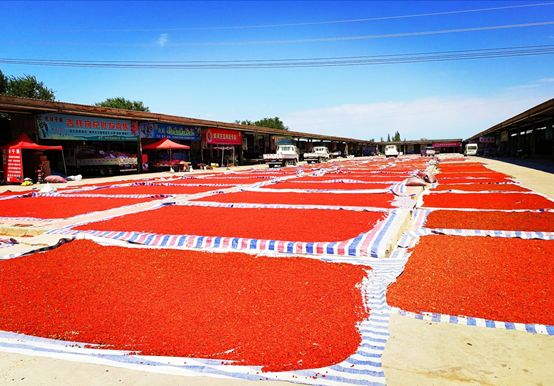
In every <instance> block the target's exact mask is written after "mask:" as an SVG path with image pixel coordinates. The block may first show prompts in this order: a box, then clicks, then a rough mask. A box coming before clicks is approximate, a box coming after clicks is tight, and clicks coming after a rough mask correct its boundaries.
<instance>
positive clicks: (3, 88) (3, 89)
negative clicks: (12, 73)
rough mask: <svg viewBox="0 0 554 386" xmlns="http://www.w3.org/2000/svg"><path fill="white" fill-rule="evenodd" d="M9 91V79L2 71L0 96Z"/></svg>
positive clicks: (0, 72)
mask: <svg viewBox="0 0 554 386" xmlns="http://www.w3.org/2000/svg"><path fill="white" fill-rule="evenodd" d="M7 90H8V78H6V76H5V75H4V74H3V73H2V70H0V94H5V93H6V91H7Z"/></svg>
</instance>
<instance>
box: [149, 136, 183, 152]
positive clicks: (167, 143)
mask: <svg viewBox="0 0 554 386" xmlns="http://www.w3.org/2000/svg"><path fill="white" fill-rule="evenodd" d="M142 149H143V150H164V149H166V150H172V149H190V146H187V145H181V144H180V143H177V142H173V141H172V140H170V139H168V138H163V139H160V140H159V141H156V142H154V143H151V144H149V145H144V146H143V147H142Z"/></svg>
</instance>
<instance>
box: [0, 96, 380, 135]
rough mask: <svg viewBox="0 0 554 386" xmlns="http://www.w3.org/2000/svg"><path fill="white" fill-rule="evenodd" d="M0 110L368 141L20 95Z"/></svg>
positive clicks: (5, 99) (1, 101) (0, 102)
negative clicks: (22, 96)
mask: <svg viewBox="0 0 554 386" xmlns="http://www.w3.org/2000/svg"><path fill="white" fill-rule="evenodd" d="M0 111H3V112H12V113H46V112H51V113H60V114H76V115H89V116H97V117H106V118H118V119H132V120H137V121H149V122H164V123H174V124H181V125H189V126H199V127H212V128H222V129H231V130H240V131H243V132H252V133H260V134H274V135H282V136H291V137H297V138H307V139H316V140H330V141H338V142H356V143H372V141H370V140H363V139H354V138H348V137H339V136H331V135H323V134H312V133H305V132H300V131H288V130H287V131H283V130H280V129H272V128H268V127H260V126H253V125H241V124H238V123H228V122H219V121H211V120H206V119H198V118H189V117H181V116H176V115H169V114H159V113H151V112H145V111H134V110H125V109H116V108H112V107H100V106H90V105H81V104H77V103H67V102H57V101H56V102H54V101H45V100H39V99H32V98H21V97H13V96H7V95H0Z"/></svg>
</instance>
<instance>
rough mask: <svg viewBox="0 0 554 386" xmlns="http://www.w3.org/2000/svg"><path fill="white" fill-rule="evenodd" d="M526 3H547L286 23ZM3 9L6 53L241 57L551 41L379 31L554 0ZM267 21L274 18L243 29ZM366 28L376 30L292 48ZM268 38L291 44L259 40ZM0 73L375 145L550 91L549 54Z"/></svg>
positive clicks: (83, 93)
mask: <svg viewBox="0 0 554 386" xmlns="http://www.w3.org/2000/svg"><path fill="white" fill-rule="evenodd" d="M526 4H543V5H541V6H534V7H520V8H510V9H497V10H490V11H484V10H482V11H478V12H470V13H458V14H442V15H431V16H422V17H408V18H397V19H386V20H373V21H364V22H346V23H329V24H313V25H289V26H283V25H282V24H293V23H309V22H316V23H318V22H324V21H333V20H351V19H360V18H376V17H388V16H402V15H413V14H425V13H437V12H448V11H458V10H470V9H482V8H491V7H492V8H497V7H504V6H514V5H517V6H521V5H526ZM0 14H1V15H3V16H2V23H0V57H2V58H33V59H35V58H36V59H75V60H77V59H78V60H137V61H145V60H153V61H174V60H235V59H240V60H245V59H281V58H311V57H338V56H357V55H384V54H402V53H417V52H429V51H448V50H467V49H481V48H498V47H510V46H526V45H554V25H543V26H535V27H528V28H506V29H501V30H490V31H475V32H461V33H444V34H434V35H427V36H402V37H388V38H387V37H383V36H382V35H386V34H402V33H407V32H426V31H439V30H451V29H460V28H461V29H465V28H475V27H490V26H499V25H513V24H527V23H537V22H553V21H554V4H546V2H540V1H535V2H533V1H528V2H527V1H412V2H403V1H389V2H379V1H371V2H363V1H354V2H333V1H322V2H317V1H306V2H282V1H277V2H254V1H244V2H231V1H226V2H177V1H172V2H146V1H140V2H131V1H129V2H62V1H56V2H0ZM274 24H279V25H280V26H273V27H267V26H266V27H256V28H252V27H248V26H253V25H256V26H260V25H274ZM222 27H233V28H222ZM237 27H242V28H237ZM243 27H247V28H243ZM367 35H380V37H374V38H365V39H360V40H351V41H349V40H346V41H334V42H298V40H305V39H314V38H327V37H351V36H367ZM276 40H279V41H285V42H282V43H280V44H275V43H266V44H261V43H259V42H260V41H276ZM291 41H294V42H291ZM229 43H233V44H229ZM0 69H1V70H2V71H3V72H4V73H6V74H9V75H22V74H33V75H36V76H37V78H39V79H40V80H42V81H44V82H45V83H46V85H47V86H49V87H51V88H53V89H54V90H55V93H56V98H57V99H58V100H61V101H67V102H75V103H85V104H93V103H95V102H98V101H101V100H103V99H105V98H107V97H114V96H124V97H126V98H129V99H133V100H142V101H143V102H144V103H145V104H146V105H147V106H149V107H150V109H151V111H154V112H163V113H170V114H176V115H184V116H191V117H198V118H205V119H214V120H223V121H234V120H235V119H252V120H255V119H259V118H262V117H266V116H279V117H281V118H282V119H283V120H284V121H285V123H286V124H287V125H288V126H289V127H291V129H295V130H300V131H308V132H318V133H327V134H336V135H342V136H350V137H356V138H376V139H378V138H379V137H386V135H387V133H393V132H394V131H396V130H398V131H400V133H401V134H402V136H403V137H406V138H409V139H412V138H423V137H425V138H439V137H440V138H465V137H468V136H469V135H471V134H473V133H475V132H477V131H480V130H482V129H485V128H487V127H489V126H491V125H493V124H495V123H497V122H499V121H501V120H504V119H506V118H509V117H510V116H512V115H513V114H516V113H518V112H520V111H523V110H525V109H527V108H530V107H532V106H533V105H535V104H537V103H540V102H542V101H544V100H546V99H549V98H552V97H554V55H543V56H528V57H514V58H499V59H484V60H475V61H445V62H428V63H406V64H395V65H380V66H357V67H333V68H297V69H232V70H147V69H111V68H73V67H44V66H29V65H12V64H1V63H0Z"/></svg>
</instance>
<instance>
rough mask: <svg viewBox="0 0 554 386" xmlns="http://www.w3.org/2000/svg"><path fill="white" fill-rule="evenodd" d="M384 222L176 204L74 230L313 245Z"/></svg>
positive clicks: (334, 213)
mask: <svg viewBox="0 0 554 386" xmlns="http://www.w3.org/2000/svg"><path fill="white" fill-rule="evenodd" d="M382 218H384V214H383V213H380V212H361V211H360V212H356V211H351V212H344V211H338V210H317V209H305V210H298V209H269V208H213V207H202V206H182V205H174V206H166V207H163V208H160V209H156V210H151V211H146V212H140V213H134V214H129V215H126V216H120V217H116V218H113V219H109V220H106V221H101V222H97V223H92V224H85V225H81V226H79V227H77V228H75V229H80V230H100V231H106V230H107V231H138V232H147V233H160V234H186V235H199V236H220V237H222V236H226V237H244V238H254V239H265V240H288V241H314V242H315V241H342V240H348V239H350V238H354V237H356V236H358V235H359V234H360V233H363V232H367V231H369V230H370V229H371V228H373V226H374V225H375V223H376V222H377V221H379V220H381V219H382ZM306 219H313V221H311V222H310V225H309V226H304V225H302V224H304V223H305V222H306Z"/></svg>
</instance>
